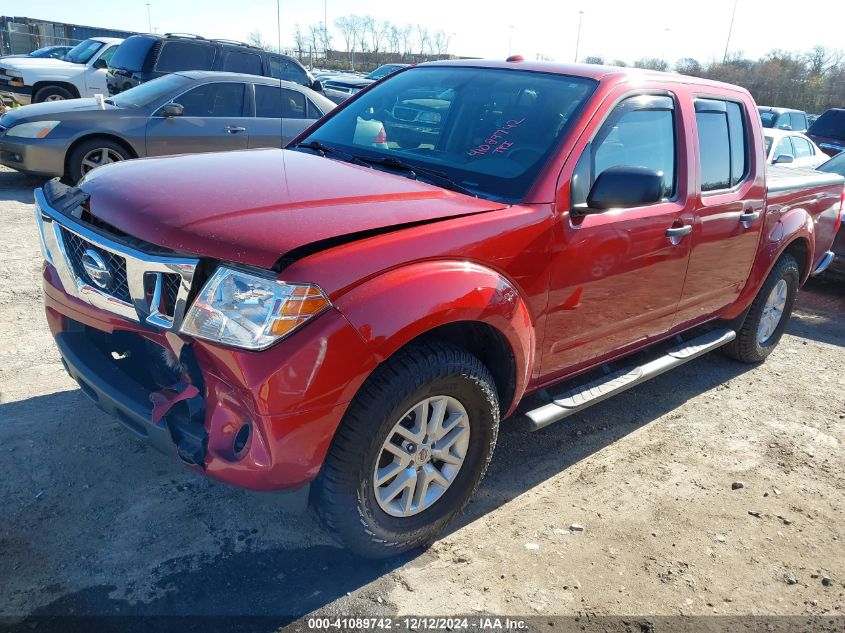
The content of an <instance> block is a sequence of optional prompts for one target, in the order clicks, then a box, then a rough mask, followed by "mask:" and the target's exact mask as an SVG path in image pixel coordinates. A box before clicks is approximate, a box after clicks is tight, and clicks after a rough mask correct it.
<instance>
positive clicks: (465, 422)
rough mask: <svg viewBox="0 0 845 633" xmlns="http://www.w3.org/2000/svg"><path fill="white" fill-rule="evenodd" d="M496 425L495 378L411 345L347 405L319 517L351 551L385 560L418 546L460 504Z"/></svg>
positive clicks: (484, 460)
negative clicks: (384, 558)
mask: <svg viewBox="0 0 845 633" xmlns="http://www.w3.org/2000/svg"><path fill="white" fill-rule="evenodd" d="M498 425H499V403H498V398H497V396H496V391H495V387H494V382H493V378H492V376H491V375H490V372H489V371H488V370H487V368H486V367H485V366H484V365H483V364H482V363H481V361H480V360H478V358H476V357H475V356H473V355H472V354H470V353H469V352H467V351H465V350H463V349H461V348H459V347H456V346H453V345H450V344H447V343H441V342H425V343H417V344H413V345H411V346H409V347H407V348H405V349H403V350H401V351H399V352H397V353H396V355H394V356H393V357H392V358H391V359H389V360H387V361H386V362H385V363H384V364H383V365H382V366H381V367H379V368H378V369H377V370H376V371H375V372H374V373H373V376H371V377H370V378H369V379H368V380H367V382H366V384H365V385H364V386H363V387H362V388H361V391H360V392H359V394H358V395H357V396H356V398H355V399H354V400H353V402H352V403H351V404H350V407H349V410H348V411H347V413H346V416H345V417H344V420H343V422H342V423H341V426H340V428H339V429H338V431H337V433H336V435H335V438H334V440H333V441H332V446H331V448H330V449H329V453H328V455H327V457H326V460H325V463H324V465H323V470H322V471H321V473H320V477H319V478H318V480H317V483H316V488H315V491H316V493H317V499H316V501H317V503H316V509H317V514H318V515H319V516H320V518H321V519H322V520H323V522H324V523H325V524H326V526H327V527H328V528H329V530H330V531H332V532H334V533H335V534H336V535H337V536H338V537H339V538H340V540H341V541H342V542H343V543H344V544H345V545H346V546H347V547H349V548H350V549H351V550H353V551H355V552H356V553H358V554H361V555H363V556H368V557H372V558H382V557H387V556H392V555H396V554H399V553H401V552H405V551H408V550H411V549H414V548H416V547H420V546H422V545H425V544H426V543H428V542H430V541H431V540H433V539H434V538H435V537H436V536H437V535H438V534H439V533H440V532H441V531H442V530H443V529H444V528H445V526H446V525H447V524H448V523H449V522H450V521H451V520H452V519H453V518H454V517H455V516H456V515H457V514H458V513H459V512H460V511H461V510H462V509H463V508H464V506H465V505H466V504H467V502H468V501H469V499H470V497H471V496H472V494H473V492H474V491H475V489H476V487H477V486H478V483H479V482H480V481H481V478H482V477H483V476H484V473H485V471H486V470H487V465H488V463H489V462H490V457H491V456H492V454H493V447H494V446H495V444H496V435H497V432H498Z"/></svg>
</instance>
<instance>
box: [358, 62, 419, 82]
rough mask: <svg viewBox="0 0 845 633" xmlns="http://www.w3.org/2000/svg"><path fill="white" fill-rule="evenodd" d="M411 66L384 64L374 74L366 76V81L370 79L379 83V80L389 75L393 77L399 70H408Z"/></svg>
mask: <svg viewBox="0 0 845 633" xmlns="http://www.w3.org/2000/svg"><path fill="white" fill-rule="evenodd" d="M408 66H410V64H382V65H381V66H379V67H378V68H376V69H375V70H374V71H373V72H371V73H370V74H368V75H366V77H365V79H370V80H372V81H378V80H379V79H383V78H384V77H387V76H388V75H392V74H393V73H395V72H396V71H397V70H402V69H403V68H407V67H408Z"/></svg>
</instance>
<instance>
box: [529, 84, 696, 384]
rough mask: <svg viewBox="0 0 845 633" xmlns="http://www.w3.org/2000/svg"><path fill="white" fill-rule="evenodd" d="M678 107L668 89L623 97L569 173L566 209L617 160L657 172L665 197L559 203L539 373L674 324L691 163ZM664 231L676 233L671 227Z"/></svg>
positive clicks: (589, 359) (557, 370)
mask: <svg viewBox="0 0 845 633" xmlns="http://www.w3.org/2000/svg"><path fill="white" fill-rule="evenodd" d="M620 93H621V91H620ZM622 94H624V93H622ZM620 96H622V95H621V94H620ZM679 114H680V112H679V110H678V108H677V103H676V99H675V97H674V96H670V95H666V94H661V95H652V94H641V95H635V96H629V97H627V98H622V99H621V100H620V101H619V102H618V103H617V105H616V106H615V107H614V108H613V110H612V111H611V112H610V114H609V115H608V116H607V118H606V119H605V120H604V122H603V123H602V124H601V126H600V128H599V129H598V130H597V132H596V133H595V135H593V136H592V138H591V140H590V141H589V143H588V144H587V145H586V147H584V149H583V151H582V152H581V154H580V157H579V158H578V162H577V164H576V166H575V169H574V173H573V174H572V177H571V183H572V184H571V188H570V191H571V193H570V200H569V204H570V207H569V208H570V209H571V208H573V207H574V206H575V205H577V204H580V203H582V202H584V201H585V200H586V198H587V193H588V192H589V190H590V188H591V187H592V184H593V183H594V182H595V179H596V178H597V177H598V176H599V175H600V174H601V173H602V172H603V171H604V170H606V169H608V168H610V167H614V166H617V165H627V166H640V167H647V168H649V169H654V170H657V171H661V172H663V175H664V192H665V197H664V199H663V200H662V201H661V202H657V203H655V204H649V205H645V206H640V207H633V208H627V209H617V210H609V211H605V212H602V213H595V214H589V215H585V216H580V217H578V216H576V215H573V214H572V212H571V211H569V212H567V211H566V210H565V209H561V211H563V213H562V215H561V219H560V221H559V224H558V226H559V231H556V234H555V238H554V239H555V244H554V246H553V256H552V271H551V283H550V293H549V310H548V316H547V321H546V331H545V337H544V341H545V342H544V347H543V360H542V365H543V374H544V375H545V376H549V377H553V376H555V375H561V374H563V373H564V372H565V371H567V370H569V369H572V368H576V367H579V366H586V365H589V364H592V363H594V362H597V359H600V358H602V357H605V356H606V355H608V354H610V353H613V352H615V351H618V350H620V349H622V348H624V347H626V346H628V345H634V344H638V343H641V342H644V341H646V340H647V339H648V338H649V337H651V336H658V335H660V334H662V333H664V332H665V331H666V330H668V329H669V328H670V327H671V325H672V323H673V322H674V317H675V310H676V308H677V305H678V301H679V299H680V297H681V291H682V289H683V284H684V275H685V273H686V269H687V259H688V257H689V244H690V236H689V233H690V232H691V230H692V226H691V223H692V218H693V210H694V209H693V205H692V203H691V201H690V200H689V197H688V191H689V185H688V177H687V173H688V167H687V165H686V162H687V161H686V160H680V159H679V157H682V156H684V155H685V154H686V152H687V150H686V147H687V142H686V141H685V134H684V125H683V124H682V120H681V117H680V116H679ZM576 151H577V150H576ZM563 179H564V180H565V179H566V175H565V174H564V176H563ZM563 204H566V202H565V201H563ZM670 229H675V230H674V231H671V232H669V233H667V231H669V230H670Z"/></svg>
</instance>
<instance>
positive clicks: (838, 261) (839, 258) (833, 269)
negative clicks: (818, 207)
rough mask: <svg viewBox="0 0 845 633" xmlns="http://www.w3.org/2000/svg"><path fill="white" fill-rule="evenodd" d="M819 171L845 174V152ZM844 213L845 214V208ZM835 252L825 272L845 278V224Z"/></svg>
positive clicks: (834, 245)
mask: <svg viewBox="0 0 845 633" xmlns="http://www.w3.org/2000/svg"><path fill="white" fill-rule="evenodd" d="M819 171H823V172H827V173H829V174H838V175H840V176H845V152H840V153H839V154H837V155H836V156H834V157H833V158H831V159H830V160H829V161H827V162H826V163H825V164H824V165H822V166H821V167H819ZM843 213H844V214H845V209H844V210H843ZM843 219H845V218H843ZM833 253H834V259H833V263H831V265H830V267H829V268H828V269H827V272H826V273H825V274H826V275H828V276H831V277H838V278H842V279H845V226H840V227H839V232H838V233H837V234H836V241H835V242H834V243H833Z"/></svg>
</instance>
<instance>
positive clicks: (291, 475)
mask: <svg viewBox="0 0 845 633" xmlns="http://www.w3.org/2000/svg"><path fill="white" fill-rule="evenodd" d="M224 123H225V122H224ZM35 197H36V202H37V211H36V219H37V222H38V227H39V229H40V234H41V240H42V246H43V249H44V254H45V259H46V264H45V266H44V270H43V278H44V296H45V303H46V311H47V320H48V322H49V326H50V328H51V330H52V333H53V335H54V337H55V340H56V343H57V345H58V348H59V350H60V352H61V355H62V359H63V362H64V364H65V366H66V368H67V370H68V372H69V373H70V375H71V376H72V377H73V378H74V379H76V380H77V382H78V383H79V385H80V387H81V389H82V390H83V391H84V392H85V393H86V394H88V395H89V396H90V397H91V398H92V399H93V400H94V401H95V402H96V403H97V404H98V405H99V406H100V407H101V408H102V409H103V410H105V411H107V412H108V413H110V414H112V415H113V416H115V417H116V418H117V419H118V420H120V422H122V423H123V424H124V425H125V426H127V427H128V428H129V429H130V430H132V431H133V432H134V433H136V434H137V435H139V436H141V437H143V438H145V439H146V440H147V441H149V442H150V443H152V444H153V445H155V446H157V447H159V448H161V449H162V450H164V451H167V452H170V453H172V454H174V455H175V456H178V458H179V459H181V460H182V461H183V462H185V463H186V464H188V465H189V466H190V467H191V468H193V469H195V470H196V471H198V472H202V473H204V474H206V475H208V476H209V477H213V478H215V479H218V480H222V481H226V482H229V483H232V484H235V485H239V486H244V487H247V488H251V489H254V490H300V491H306V490H307V491H308V494H309V495H310V497H309V499H310V501H311V503H312V504H313V505H314V506H315V508H316V510H317V512H318V514H319V515H320V516H321V517H322V519H323V520H324V522H325V523H326V524H327V525H328V526H329V527H330V528H331V529H332V530H333V531H334V532H335V533H336V534H337V535H339V537H340V539H341V540H342V541H343V542H344V543H345V544H346V545H347V546H349V547H350V548H352V549H354V550H355V551H357V552H360V553H362V554H365V555H369V556H387V555H391V554H395V553H398V552H402V551H405V550H408V549H410V548H414V547H418V546H420V545H423V544H425V543H427V542H429V541H431V540H432V539H433V538H435V537H436V536H437V534H438V533H439V532H440V531H441V530H442V529H443V528H444V526H446V525H447V524H448V523H449V521H450V520H452V519H453V518H454V517H455V515H456V514H458V513H459V512H460V511H461V509H462V508H463V507H464V505H465V504H466V503H467V502H468V500H469V499H470V497H471V495H472V494H473V491H474V490H475V488H476V487H477V486H478V483H479V481H480V480H481V478H482V476H483V474H484V472H485V469H486V468H487V465H488V463H489V461H490V458H491V455H492V452H493V447H494V445H495V443H496V435H497V430H498V426H499V420H500V419H509V420H506V422H508V421H512V423H514V424H521V425H524V426H525V427H526V428H528V429H531V430H534V429H539V428H542V427H544V426H546V425H548V424H551V423H553V422H556V421H559V420H563V419H565V418H566V417H567V416H570V415H572V414H573V413H576V412H579V411H582V410H584V409H585V408H587V407H589V406H590V405H592V404H594V403H596V402H600V401H601V400H603V399H605V398H607V397H609V396H612V395H614V394H616V393H619V392H621V391H623V390H625V389H627V388H629V387H632V386H634V385H637V384H639V383H641V382H642V381H644V380H647V379H649V378H651V377H653V376H655V375H657V374H660V373H662V372H664V371H666V370H668V369H671V368H673V367H676V366H678V365H680V364H682V363H684V362H687V361H689V360H691V359H693V358H695V357H697V356H699V355H701V354H703V353H705V352H708V351H710V350H713V349H716V348H719V347H721V348H722V349H723V350H724V351H726V352H727V353H728V354H729V355H730V356H732V357H734V358H736V359H738V360H740V361H744V362H752V363H753V362H759V361H762V360H763V359H765V358H766V356H767V355H768V354H769V353H770V352H771V351H772V349H773V348H774V347H775V346H776V345H777V343H778V341H779V339H780V337H781V334H782V333H783V330H784V327H785V325H786V322H787V319H788V317H789V315H790V311H791V310H792V306H793V302H794V300H795V296H796V292H797V290H798V288H799V286H801V284H802V283H803V282H804V281H805V280H806V279H807V278H808V276H809V275H811V274H813V273H818V272H821V271H822V270H823V269H824V268H825V267H826V266H827V265H828V263H829V262H830V259H831V254H830V252H829V249H830V246H831V244H832V242H833V237H834V235H835V233H836V231H837V229H838V224H839V222H840V217H841V216H840V212H841V206H842V204H843V179H842V178H841V177H839V176H836V175H833V174H823V173H818V172H809V171H801V170H791V171H782V172H780V171H777V170H776V168H772V167H768V168H767V167H766V161H765V157H764V155H763V136H762V132H761V126H760V119H759V116H758V115H757V109H756V107H755V104H754V102H753V100H752V99H751V97H750V96H749V94H748V92H746V91H745V90H742V89H740V88H737V87H735V86H730V85H724V84H718V83H713V82H709V81H704V80H701V79H694V78H690V77H684V76H680V75H670V74H661V73H652V72H635V71H630V70H622V69H618V68H604V67H597V66H580V65H560V64H548V63H534V62H525V61H522V60H521V59H519V58H513V59H510V60H508V61H506V62H502V61H474V60H473V61H457V62H438V63H432V64H422V65H419V66H416V67H413V68H409V69H405V70H402V71H400V72H398V73H396V74H395V75H392V76H391V77H389V78H387V79H386V80H384V81H382V82H378V83H376V84H374V85H372V86H371V87H369V88H368V89H366V90H364V91H362V92H361V93H360V94H358V95H356V97H354V98H352V99H350V100H349V101H347V102H346V103H344V105H342V106H341V107H339V108H337V109H336V110H334V111H333V112H332V113H330V114H329V115H328V116H326V117H325V118H323V119H322V120H321V121H319V122H318V123H317V124H315V125H314V126H313V127H312V128H311V129H310V130H308V131H307V132H305V133H304V134H303V135H301V136H300V137H299V138H298V139H296V140H295V141H294V142H293V143H292V144H291V145H290V146H289V147H288V148H287V149H285V150H254V151H243V152H230V153H219V154H204V155H195V156H175V157H165V158H156V159H142V160H134V161H129V162H125V163H118V164H114V165H109V166H105V167H102V168H100V169H97V170H94V171H92V172H91V173H90V174H89V175H88V176H86V178H85V179H84V180H83V181H82V182H81V183H80V184H79V185H78V186H77V187H68V186H65V185H62V184H60V183H58V182H57V181H51V182H50V183H48V184H47V185H46V186H45V187H44V188H43V189H39V190H37V191H36V194H35ZM303 494H304V492H303Z"/></svg>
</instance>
